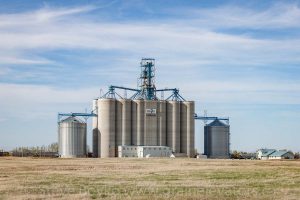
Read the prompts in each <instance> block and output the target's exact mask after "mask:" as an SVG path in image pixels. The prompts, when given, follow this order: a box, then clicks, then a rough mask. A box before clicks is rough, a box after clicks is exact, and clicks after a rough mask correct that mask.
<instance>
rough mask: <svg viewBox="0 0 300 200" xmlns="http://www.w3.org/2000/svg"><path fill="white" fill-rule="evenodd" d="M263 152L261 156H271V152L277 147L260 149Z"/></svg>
mask: <svg viewBox="0 0 300 200" xmlns="http://www.w3.org/2000/svg"><path fill="white" fill-rule="evenodd" d="M260 151H261V152H262V154H261V156H269V155H270V154H272V153H274V152H276V149H260Z"/></svg>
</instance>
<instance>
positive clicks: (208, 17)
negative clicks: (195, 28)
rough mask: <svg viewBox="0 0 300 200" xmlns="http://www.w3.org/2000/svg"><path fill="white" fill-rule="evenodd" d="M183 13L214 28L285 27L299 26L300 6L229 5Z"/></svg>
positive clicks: (285, 4)
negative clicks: (252, 7) (251, 7)
mask: <svg viewBox="0 0 300 200" xmlns="http://www.w3.org/2000/svg"><path fill="white" fill-rule="evenodd" d="M182 14H183V15H186V16H189V17H191V19H192V21H194V22H195V21H197V22H198V23H199V24H201V25H203V26H206V27H214V28H250V29H283V28H299V27H300V24H299V19H300V8H299V6H298V5H297V4H296V3H294V4H287V3H283V2H281V3H277V4H274V5H272V6H271V7H269V8H267V9H262V10H253V9H250V8H243V7H237V6H234V5H228V6H223V7H218V8H209V9H192V10H189V11H188V12H186V11H185V12H184V13H182Z"/></svg>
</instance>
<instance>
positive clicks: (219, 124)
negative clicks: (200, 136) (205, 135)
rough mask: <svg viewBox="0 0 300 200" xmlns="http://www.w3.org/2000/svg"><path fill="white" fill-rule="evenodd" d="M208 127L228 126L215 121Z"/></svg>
mask: <svg viewBox="0 0 300 200" xmlns="http://www.w3.org/2000/svg"><path fill="white" fill-rule="evenodd" d="M207 126H228V125H226V124H224V123H223V122H221V121H220V120H218V119H215V120H214V121H213V122H211V123H210V124H208V125H207Z"/></svg>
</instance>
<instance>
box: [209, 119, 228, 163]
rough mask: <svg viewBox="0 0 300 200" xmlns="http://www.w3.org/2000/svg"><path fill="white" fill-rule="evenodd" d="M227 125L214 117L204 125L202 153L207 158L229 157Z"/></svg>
mask: <svg viewBox="0 0 300 200" xmlns="http://www.w3.org/2000/svg"><path fill="white" fill-rule="evenodd" d="M229 128H230V127H229V125H226V124H224V123H223V122H221V121H220V120H218V119H216V120H214V121H213V122H211V123H210V124H208V125H205V127H204V154H205V155H207V157H208V158H229V155H230V149H229V145H230V143H229V135H230V132H229Z"/></svg>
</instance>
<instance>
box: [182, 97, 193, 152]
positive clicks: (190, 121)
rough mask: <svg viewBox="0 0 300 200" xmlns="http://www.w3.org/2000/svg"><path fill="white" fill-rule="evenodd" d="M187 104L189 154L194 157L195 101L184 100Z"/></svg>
mask: <svg viewBox="0 0 300 200" xmlns="http://www.w3.org/2000/svg"><path fill="white" fill-rule="evenodd" d="M183 103H184V104H185V105H186V108H187V109H186V110H187V112H186V116H187V129H186V135H187V145H186V146H187V156H188V157H194V155H195V118H194V114H195V102H194V101H186V102H183Z"/></svg>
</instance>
